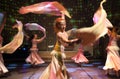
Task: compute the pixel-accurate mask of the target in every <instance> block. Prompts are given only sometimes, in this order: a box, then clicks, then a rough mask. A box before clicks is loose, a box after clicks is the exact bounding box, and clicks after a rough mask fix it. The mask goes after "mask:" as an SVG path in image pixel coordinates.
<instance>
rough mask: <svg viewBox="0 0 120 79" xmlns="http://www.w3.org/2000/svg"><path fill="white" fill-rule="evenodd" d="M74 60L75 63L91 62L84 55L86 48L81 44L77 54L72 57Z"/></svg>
mask: <svg viewBox="0 0 120 79" xmlns="http://www.w3.org/2000/svg"><path fill="white" fill-rule="evenodd" d="M72 60H74V61H75V63H88V62H89V60H88V59H87V58H86V57H85V56H84V50H83V46H82V45H81V44H80V46H79V49H78V52H77V54H76V55H75V56H73V57H72Z"/></svg>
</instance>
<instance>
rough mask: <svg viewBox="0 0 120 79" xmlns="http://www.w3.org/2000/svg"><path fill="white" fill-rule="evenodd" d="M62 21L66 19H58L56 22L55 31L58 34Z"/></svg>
mask: <svg viewBox="0 0 120 79" xmlns="http://www.w3.org/2000/svg"><path fill="white" fill-rule="evenodd" d="M61 21H65V19H62V18H57V19H56V20H55V22H54V31H55V32H58V31H59V30H61Z"/></svg>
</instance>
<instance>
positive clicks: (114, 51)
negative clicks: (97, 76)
mask: <svg viewBox="0 0 120 79" xmlns="http://www.w3.org/2000/svg"><path fill="white" fill-rule="evenodd" d="M115 30H116V29H115V28H113V29H112V31H110V30H109V31H108V35H109V37H110V39H109V43H108V46H107V48H106V50H107V59H106V63H105V66H104V67H103V69H104V70H106V74H110V73H109V70H114V71H115V72H116V76H117V77H118V76H119V72H118V71H119V70H120V56H119V47H118V45H117V39H118V38H120V36H119V35H117V34H116V31H115Z"/></svg>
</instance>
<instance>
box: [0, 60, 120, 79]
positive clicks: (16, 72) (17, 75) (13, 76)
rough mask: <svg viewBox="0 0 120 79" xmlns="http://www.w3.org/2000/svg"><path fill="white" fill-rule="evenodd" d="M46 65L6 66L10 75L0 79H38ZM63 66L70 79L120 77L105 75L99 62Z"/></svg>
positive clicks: (23, 64) (112, 78)
mask: <svg viewBox="0 0 120 79" xmlns="http://www.w3.org/2000/svg"><path fill="white" fill-rule="evenodd" d="M48 64H49V63H44V64H41V65H39V66H37V67H32V66H31V65H30V64H26V63H21V64H20V63H19V64H15V63H13V64H8V65H7V68H8V69H9V72H10V75H9V76H8V77H1V78H0V79H39V76H40V75H41V73H42V72H43V71H44V69H45V68H46V66H47V65H48ZM65 64H66V67H67V70H68V72H69V74H70V76H71V77H72V79H120V77H119V78H118V77H116V76H114V75H115V74H114V72H111V76H107V75H105V73H104V71H103V69H102V67H103V65H102V63H101V62H93V63H89V64H82V65H81V66H80V65H79V64H75V63H71V62H69V63H65Z"/></svg>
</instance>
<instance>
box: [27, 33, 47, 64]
mask: <svg viewBox="0 0 120 79" xmlns="http://www.w3.org/2000/svg"><path fill="white" fill-rule="evenodd" d="M43 33H44V36H43V37H42V38H40V39H38V36H37V34H34V35H33V36H31V38H30V39H31V40H30V41H31V43H32V46H31V48H30V51H31V53H30V55H29V56H28V57H27V58H26V62H27V63H30V64H32V65H33V66H35V65H39V64H42V63H44V61H43V60H42V59H41V57H40V56H39V54H38V48H37V44H38V43H40V42H42V41H43V40H44V38H45V37H46V34H45V31H44V32H43Z"/></svg>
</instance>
